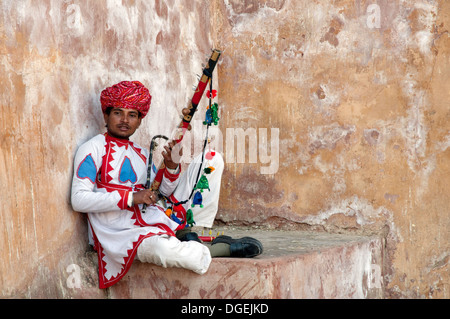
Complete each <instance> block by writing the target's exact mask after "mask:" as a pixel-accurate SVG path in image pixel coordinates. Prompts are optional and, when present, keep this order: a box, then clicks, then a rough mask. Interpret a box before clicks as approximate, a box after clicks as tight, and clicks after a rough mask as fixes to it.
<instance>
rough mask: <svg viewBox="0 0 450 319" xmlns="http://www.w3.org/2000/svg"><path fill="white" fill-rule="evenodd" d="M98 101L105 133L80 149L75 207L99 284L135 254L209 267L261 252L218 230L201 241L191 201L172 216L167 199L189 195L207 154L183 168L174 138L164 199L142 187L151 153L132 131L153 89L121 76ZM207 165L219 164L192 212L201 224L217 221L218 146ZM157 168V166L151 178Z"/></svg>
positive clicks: (123, 269) (116, 276)
mask: <svg viewBox="0 0 450 319" xmlns="http://www.w3.org/2000/svg"><path fill="white" fill-rule="evenodd" d="M100 102H101V107H102V112H103V116H104V120H105V122H106V128H107V132H106V133H104V134H99V135H97V136H95V137H93V138H92V139H90V140H89V141H87V142H85V143H84V144H82V145H81V146H80V147H79V149H78V150H77V153H76V155H75V161H74V175H73V180H72V197H71V201H72V206H73V209H74V210H75V211H78V212H82V213H87V220H88V233H89V243H90V244H91V245H92V246H93V247H94V249H95V250H96V251H97V254H98V266H99V283H100V288H107V287H110V286H112V285H113V284H115V283H117V282H118V281H119V280H120V279H121V278H122V277H123V276H124V275H125V274H126V273H127V271H128V270H129V269H130V267H131V264H132V262H133V260H134V259H135V258H136V259H138V260H140V261H141V262H149V263H154V264H156V265H159V266H162V267H181V268H186V269H189V270H192V271H194V272H196V273H198V274H204V273H205V272H206V271H207V270H208V268H209V265H210V263H211V257H254V256H257V255H259V254H261V253H262V245H261V243H260V242H259V241H258V240H256V239H254V238H251V237H244V238H241V239H232V238H231V237H229V236H219V237H217V238H216V239H215V240H214V241H213V242H212V245H210V246H206V245H203V244H202V242H201V240H200V239H199V238H198V236H197V234H196V233H195V232H191V230H190V227H188V226H187V223H186V219H187V210H188V209H189V207H190V204H191V203H190V202H189V201H188V202H187V203H185V204H183V205H177V206H174V207H173V208H174V211H173V215H172V218H171V217H169V216H168V215H166V213H165V208H164V206H166V205H168V204H169V203H167V201H171V202H172V203H177V202H178V201H182V200H184V199H187V198H189V195H190V193H191V191H192V189H193V188H194V186H195V183H196V176H197V172H198V170H199V165H203V166H204V165H205V163H202V161H201V156H202V154H200V155H199V156H197V158H196V159H194V160H193V161H192V163H191V164H190V165H189V166H188V168H187V170H186V172H183V173H182V174H180V165H179V164H178V163H176V162H175V161H174V160H173V158H172V147H173V146H174V145H175V143H174V142H170V143H168V145H167V146H165V151H164V152H163V154H162V155H163V157H164V164H165V168H164V171H163V172H159V174H158V176H159V178H161V181H160V187H159V192H160V193H161V194H162V195H163V196H164V197H165V198H166V199H160V198H159V197H158V196H157V193H155V192H153V191H152V190H150V189H146V188H145V187H144V185H145V183H146V181H147V167H148V161H149V154H148V151H147V150H146V149H143V148H142V147H140V146H139V145H137V144H135V143H133V142H131V141H130V140H129V138H130V136H131V135H133V134H134V132H135V131H136V130H137V128H138V127H139V125H140V124H141V121H142V119H143V118H144V117H145V116H146V115H147V113H148V111H149V108H150V102H151V95H150V93H149V91H148V89H147V88H145V87H144V86H143V85H142V84H141V83H140V82H138V81H123V82H120V83H118V84H116V85H113V86H112V87H109V88H106V89H105V90H103V91H102V93H101V96H100ZM183 111H184V112H185V111H186V109H185V110H183ZM209 164H210V165H211V166H213V167H214V168H215V170H214V171H213V172H212V173H211V174H210V175H209V176H208V182H209V185H210V189H211V191H210V192H205V193H204V197H203V202H202V204H203V207H202V208H201V209H198V210H195V212H194V220H195V221H196V224H197V225H198V226H204V227H211V226H212V223H213V221H214V218H215V216H216V213H217V208H218V200H219V192H220V182H221V177H222V172H223V168H224V163H223V159H222V156H221V155H220V154H219V153H215V156H214V157H213V158H212V159H211V160H210V161H209ZM201 169H202V170H203V169H204V167H201ZM156 175H157V174H156V172H154V171H153V170H152V172H151V176H150V180H151V181H152V180H153V179H154V178H155V176H156ZM162 201H165V203H163V202H162ZM144 204H145V205H147V208H146V212H145V213H143V212H142V208H143V205H144Z"/></svg>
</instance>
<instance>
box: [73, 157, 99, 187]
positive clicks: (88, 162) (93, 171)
mask: <svg viewBox="0 0 450 319" xmlns="http://www.w3.org/2000/svg"><path fill="white" fill-rule="evenodd" d="M96 175H97V167H96V166H95V163H94V160H93V158H92V156H91V154H89V155H88V156H86V157H85V158H84V160H83V161H82V162H81V163H80V165H79V166H78V170H77V177H78V178H81V179H85V178H87V179H89V180H90V181H91V182H92V183H94V181H95V176H96Z"/></svg>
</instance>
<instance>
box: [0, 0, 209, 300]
mask: <svg viewBox="0 0 450 319" xmlns="http://www.w3.org/2000/svg"><path fill="white" fill-rule="evenodd" d="M209 16H210V13H209V6H208V5H207V2H200V1H185V0H183V1H176V0H172V1H132V0H129V1H106V0H105V1H98V0H95V1H50V0H49V1H45V0H42V1H9V0H5V1H1V3H0V74H1V75H0V83H1V85H0V108H1V109H0V125H1V131H0V132H1V138H0V140H1V142H0V143H1V147H0V194H1V195H0V197H1V200H0V211H1V214H0V242H1V244H0V245H1V247H2V249H1V252H0V274H1V276H0V296H13V297H14V296H19V297H20V296H25V297H71V296H75V297H80V296H81V297H89V296H94V297H98V296H100V297H101V296H103V295H104V293H105V292H104V291H100V290H98V289H97V287H96V286H95V285H96V284H95V283H96V280H97V279H96V276H97V274H96V270H94V271H93V272H89V269H90V267H89V266H87V267H83V262H85V261H84V259H83V256H84V253H85V251H86V250H87V241H86V240H87V237H86V236H87V228H86V221H85V219H84V216H83V215H82V214H80V213H76V212H73V211H72V208H71V206H70V185H71V179H72V172H73V164H72V161H73V157H74V154H75V151H76V149H77V147H78V146H79V145H80V144H81V143H83V142H84V141H86V140H87V139H89V138H91V137H93V136H94V135H96V134H98V133H103V132H104V131H105V129H104V121H103V117H102V114H101V110H100V101H99V96H100V92H101V90H103V89H104V88H105V87H107V86H110V85H113V84H115V83H117V82H119V81H122V80H139V81H141V82H142V83H143V84H144V85H146V86H147V87H148V88H149V89H150V91H151V94H152V96H153V99H152V106H151V109H150V112H149V115H148V116H147V117H146V118H145V119H144V120H143V123H142V125H141V127H140V129H139V132H138V133H136V136H134V137H133V138H134V140H135V141H137V142H138V143H140V144H141V145H142V146H144V147H148V145H149V143H150V138H151V136H153V135H155V134H166V135H169V134H170V133H171V131H172V130H173V128H174V127H175V126H176V124H178V122H179V116H180V115H181V109H182V108H183V107H185V106H186V105H187V102H188V99H189V97H191V96H192V94H193V91H192V86H194V85H195V84H196V82H197V78H196V73H200V72H201V68H202V66H201V64H202V63H204V62H205V60H206V58H207V55H209V54H210V49H211V47H212V44H211V32H210V29H209V26H210V22H209V19H210V18H209ZM152 119H153V121H152ZM155 119H156V120H155ZM72 265H77V266H79V267H80V268H76V267H75V266H72ZM91 267H92V266H91ZM76 269H78V270H80V271H81V276H82V278H83V282H82V286H86V285H88V286H89V285H90V286H91V287H92V291H91V290H81V289H70V286H75V287H76V282H73V283H72V282H71V281H70V275H71V274H75V270H76ZM89 276H91V280H90V281H89ZM68 280H69V283H68ZM68 286H69V287H68Z"/></svg>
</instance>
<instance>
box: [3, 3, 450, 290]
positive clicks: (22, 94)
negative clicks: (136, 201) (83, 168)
mask: <svg viewBox="0 0 450 319" xmlns="http://www.w3.org/2000/svg"><path fill="white" fill-rule="evenodd" d="M449 15H450V5H449V3H448V1H443V0H442V1H425V0H420V1H413V0H405V1H401V0H394V1H388V0H373V1H364V0H338V1H325V0H317V1H307V0H299V1H297V0H296V1H294V0H284V1H282V0H251V1H250V0H245V1H234V0H214V1H194V0H190V1H186V0H169V1H162V0H160V1H144V0H100V1H97V0H95V1H94V0H90V1H89V0H86V1H75V0H74V1H52V0H42V1H26V0H24V1H13V0H4V1H2V2H1V3H0V71H1V72H0V107H1V109H0V125H1V130H0V133H1V136H0V137H1V139H0V194H1V195H0V212H1V214H0V241H1V247H2V249H1V251H0V296H2V297H60V298H62V297H65V298H67V297H85V298H88V297H107V295H106V294H107V292H105V291H100V290H99V289H97V287H96V280H97V279H96V278H97V274H96V269H93V266H92V264H91V263H90V262H89V258H86V255H85V254H86V251H87V240H86V222H85V219H84V217H83V215H82V214H79V213H76V212H73V211H72V208H71V206H70V197H69V194H70V183H71V178H72V171H73V166H72V160H73V156H74V154H75V151H76V149H77V147H78V146H79V145H80V144H81V143H83V142H84V141H86V140H87V139H89V138H90V137H92V136H94V135H95V134H98V133H101V132H103V131H104V127H103V126H104V123H103V119H102V116H101V111H100V103H99V94H100V92H101V90H102V89H103V88H105V87H107V86H109V85H112V84H114V83H117V82H119V81H121V80H139V81H141V82H142V83H144V84H145V85H146V86H148V87H149V88H150V91H151V93H152V95H153V100H152V107H151V110H150V113H149V116H148V117H147V118H146V119H145V120H144V122H143V124H142V126H141V128H140V129H139V132H138V133H136V135H135V136H134V140H135V141H136V142H138V143H140V144H141V145H142V146H144V147H148V144H149V138H150V137H151V136H153V135H155V134H166V135H170V133H171V132H172V130H173V128H174V126H175V125H176V124H177V123H178V121H179V114H180V110H181V108H182V107H184V106H186V104H187V101H188V99H189V98H190V97H191V95H192V86H193V85H195V84H196V82H197V77H196V73H200V70H201V63H204V61H205V59H206V58H207V57H208V56H209V53H210V49H211V48H212V47H216V48H219V49H222V50H223V54H222V57H221V61H220V63H219V66H218V79H217V77H216V78H215V82H216V84H218V85H216V88H218V90H219V95H218V103H219V107H220V110H221V111H220V112H221V113H220V117H221V121H220V125H219V128H220V129H219V130H216V132H215V133H216V138H215V140H214V142H213V143H216V144H217V145H216V146H217V147H218V148H219V150H221V151H222V152H223V153H224V158H225V159H226V169H225V172H224V176H223V183H222V189H221V202H220V207H219V208H220V209H219V213H218V221H219V222H226V223H237V224H254V225H258V226H264V227H269V228H270V227H273V228H303V229H308V230H317V231H329V232H344V233H348V232H351V233H361V234H377V235H380V236H382V237H383V238H385V245H386V256H385V261H384V269H383V271H384V283H385V285H386V296H387V297H392V298H395V297H400V298H411V297H418V298H422V297H423V298H449V289H450V287H449V258H450V257H449V256H450V247H449V229H450V217H449V215H450V210H449V208H448V206H449V205H448V203H449V201H450V198H449V192H448V188H449V186H450V185H449V184H450V178H449V175H450V174H449V173H450V164H449V159H450V132H449V126H450V125H449V124H448V123H449V120H450V107H449V101H450V93H449V92H450V84H449V82H448V78H449V77H450V62H449V58H450V38H449V31H448V30H449V24H450V17H449ZM155 119H156V120H155ZM193 124H194V129H195V128H197V130H196V131H195V132H196V133H195V134H196V135H197V136H198V137H199V138H200V139H201V136H202V134H201V132H200V133H198V131H199V128H201V120H200V119H198V121H197V120H196V121H195V122H194V123H193ZM217 133H218V134H217ZM243 137H244V138H246V139H247V140H249V141H250V143H249V145H247V146H246V148H245V147H244V148H243V147H242V145H243V144H242V138H243ZM189 141H190V139H186V142H187V143H188V142H189ZM239 143H241V144H239ZM193 144H195V143H193ZM193 144H192V143H191V144H190V145H189V144H187V145H188V147H187V148H188V149H189V147H190V148H193V149H195V145H193ZM232 146H233V147H232ZM244 146H245V144H244ZM194 151H195V150H194ZM187 153H189V152H187ZM243 153H244V154H243ZM242 155H243V156H244V157H242ZM77 267H78V268H77ZM77 271H81V275H82V276H81V280H82V282H81V286H82V287H83V289H77V288H76V286H77V282H76V281H75V282H74V281H70V275H71V274H74V273H76V272H77ZM74 286H75V288H74ZM86 287H87V288H86Z"/></svg>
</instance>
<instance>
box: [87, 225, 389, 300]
mask: <svg viewBox="0 0 450 319" xmlns="http://www.w3.org/2000/svg"><path fill="white" fill-rule="evenodd" d="M225 234H226V235H229V236H232V237H234V238H238V237H243V236H252V237H255V238H257V239H259V240H260V241H261V242H262V243H263V246H264V252H263V254H262V255H260V256H257V257H255V258H248V259H238V258H213V261H212V263H211V265H210V268H209V270H208V272H207V273H206V274H204V275H198V274H195V273H193V272H191V271H188V270H185V269H178V268H169V269H166V268H162V267H159V266H156V265H152V264H147V263H140V262H139V261H135V262H134V264H133V265H132V267H131V269H130V271H129V272H128V274H127V275H126V276H125V277H124V278H123V279H122V280H121V281H120V282H119V283H117V284H116V285H114V286H112V287H110V288H108V293H107V296H108V297H109V298H190V299H200V298H201V299H210V298H211V299H222V298H243V299H253V298H270V299H272V298H279V299H288V298H327V299H329V298H383V296H384V295H383V274H382V269H383V267H382V264H383V244H382V243H383V241H382V239H381V238H378V237H365V236H356V235H342V234H329V233H322V232H306V231H280V230H275V231H274V230H262V229H248V228H229V227H228V228H227V229H226V230H225ZM94 259H96V256H95V258H94Z"/></svg>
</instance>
